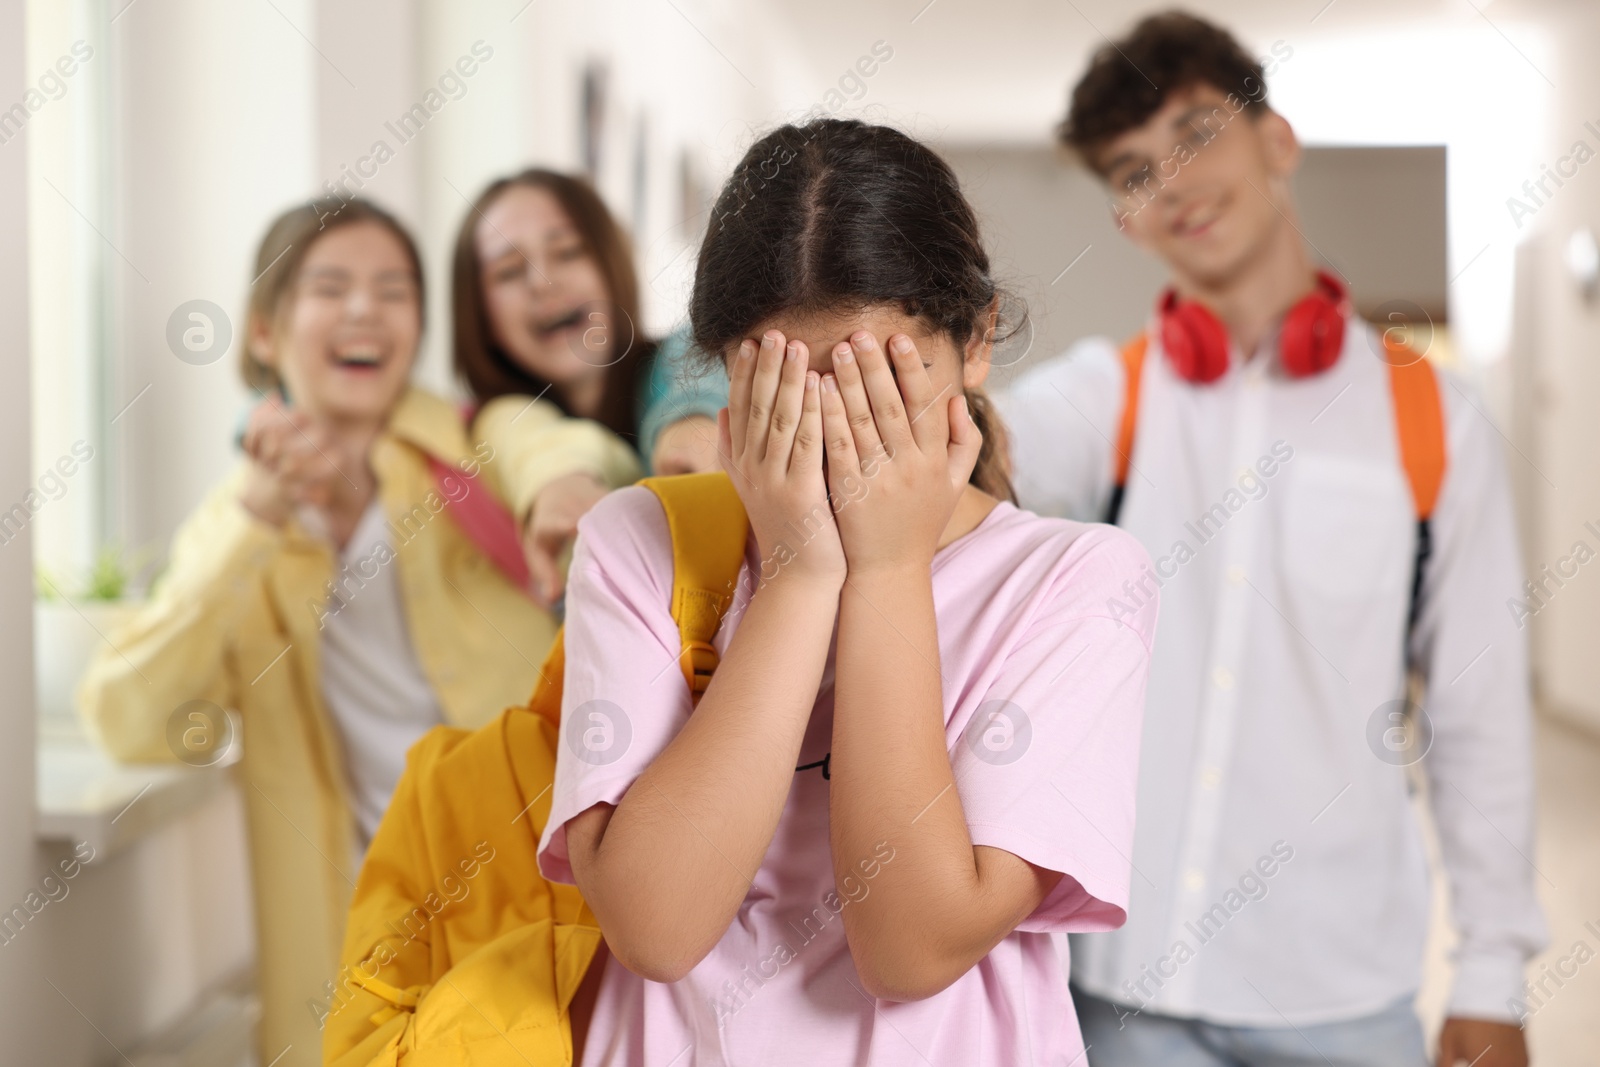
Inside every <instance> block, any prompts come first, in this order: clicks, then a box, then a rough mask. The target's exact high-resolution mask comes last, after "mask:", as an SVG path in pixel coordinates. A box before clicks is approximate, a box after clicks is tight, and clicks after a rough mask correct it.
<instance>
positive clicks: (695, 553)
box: [640, 471, 750, 696]
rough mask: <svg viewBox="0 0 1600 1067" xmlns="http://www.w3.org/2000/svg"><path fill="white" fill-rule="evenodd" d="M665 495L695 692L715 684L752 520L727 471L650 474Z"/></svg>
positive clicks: (683, 656)
mask: <svg viewBox="0 0 1600 1067" xmlns="http://www.w3.org/2000/svg"><path fill="white" fill-rule="evenodd" d="M640 484H641V485H645V486H648V487H649V488H650V491H651V492H653V493H655V494H656V496H657V497H659V498H660V499H661V506H662V508H663V509H665V511H666V513H667V528H668V529H669V530H670V531H671V532H672V617H673V618H675V619H677V620H678V634H679V636H680V638H681V640H682V652H681V653H680V656H679V663H680V665H681V666H682V667H683V676H684V679H685V680H686V681H687V682H688V683H689V692H690V693H692V694H695V695H696V696H698V695H699V694H700V693H703V692H705V689H706V686H708V685H710V684H711V672H713V671H715V670H716V669H717V652H716V649H715V648H713V647H712V644H711V639H712V638H713V637H715V636H716V633H717V628H718V627H719V626H721V625H722V616H723V614H724V613H725V612H726V611H727V610H728V607H729V605H731V604H732V603H733V585H734V582H735V581H737V580H738V577H739V566H740V564H742V563H743V562H744V550H745V541H746V539H747V537H748V536H749V532H750V522H749V519H748V517H747V516H746V515H745V511H744V504H743V502H741V501H740V499H739V493H738V491H737V490H736V489H734V487H733V479H731V478H729V477H728V475H727V474H726V473H725V472H723V471H706V472H703V473H700V474H677V475H669V476H665V477H654V478H646V479H644V480H643V481H642V482H641V483H640Z"/></svg>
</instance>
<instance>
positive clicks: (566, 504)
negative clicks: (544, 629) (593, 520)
mask: <svg viewBox="0 0 1600 1067" xmlns="http://www.w3.org/2000/svg"><path fill="white" fill-rule="evenodd" d="M607 492H609V490H607V489H606V487H605V486H604V485H603V484H601V482H600V480H599V479H598V478H596V477H595V476H594V475H592V474H585V473H583V472H574V473H572V474H565V475H562V476H561V477H560V478H557V479H555V480H554V481H552V482H551V483H550V484H548V485H546V486H545V487H544V488H543V489H541V490H540V491H539V495H538V496H536V497H534V498H533V508H532V509H531V510H530V511H529V512H528V521H527V522H526V523H524V524H523V527H522V554H523V555H524V556H525V557H526V558H527V560H528V575H529V577H530V578H532V579H533V598H534V600H536V601H537V602H538V603H539V604H540V606H542V607H544V608H549V607H551V606H552V605H554V604H555V602H556V601H557V600H558V599H560V597H561V592H562V589H563V587H564V586H565V584H566V583H565V580H564V578H563V577H562V574H561V567H560V565H559V563H558V562H557V561H558V559H559V558H560V556H561V553H562V551H563V550H564V549H565V548H566V547H567V545H569V544H570V543H571V542H572V539H573V538H575V537H576V536H578V520H579V519H581V518H583V516H584V515H585V514H586V513H587V512H588V510H589V509H590V508H592V507H594V506H595V504H597V503H599V501H600V498H601V497H603V496H605V495H606V493H607Z"/></svg>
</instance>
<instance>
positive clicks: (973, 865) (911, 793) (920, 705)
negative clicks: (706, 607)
mask: <svg viewBox="0 0 1600 1067" xmlns="http://www.w3.org/2000/svg"><path fill="white" fill-rule="evenodd" d="M839 611H840V616H839V642H838V652H837V659H836V663H835V669H834V720H833V721H834V726H833V750H832V765H831V771H832V793H831V802H830V809H829V818H830V832H831V837H832V846H833V865H834V875H835V878H836V879H837V880H839V881H841V882H842V881H843V879H844V877H845V876H846V875H847V874H849V873H851V872H852V868H853V867H854V866H855V865H856V864H857V862H858V861H859V860H861V859H862V858H863V857H866V856H870V855H872V850H873V847H874V845H875V844H876V843H877V842H879V841H887V842H888V843H889V844H890V845H891V846H893V848H894V850H895V851H894V856H895V859H894V863H893V864H892V865H888V866H885V867H884V868H883V869H882V870H881V872H880V873H879V874H878V876H877V877H876V878H875V879H874V881H873V882H872V885H871V888H870V891H869V892H868V893H867V894H866V895H865V896H864V897H863V898H861V899H860V900H859V901H857V900H854V899H852V900H851V902H850V906H849V907H847V908H845V909H844V911H843V913H842V914H843V916H844V919H845V931H846V935H847V937H848V938H849V942H850V949H851V954H852V956H853V958H854V960H855V963H856V968H857V970H858V971H859V972H860V974H861V977H862V980H863V982H865V983H866V985H867V987H868V991H869V992H871V993H873V995H875V996H880V997H885V998H887V999H894V1000H915V999H919V998H920V997H923V996H928V995H931V994H932V993H933V992H936V991H937V990H938V989H941V988H943V987H944V986H945V985H948V984H949V982H951V981H953V980H954V979H955V978H956V977H958V976H959V975H960V974H961V973H963V972H964V971H965V970H966V969H967V968H968V967H969V966H971V964H972V963H973V962H976V960H977V959H979V958H981V957H982V956H983V955H984V954H985V953H987V952H988V951H989V949H990V948H992V947H993V944H994V940H993V939H991V936H990V935H991V933H992V931H991V927H994V926H995V925H996V923H997V921H998V922H1004V921H1005V920H1004V918H1003V917H997V916H994V915H992V914H986V911H988V908H987V904H988V901H987V900H986V894H985V890H986V886H985V880H984V877H983V875H984V873H985V872H984V871H983V869H982V865H981V864H980V854H979V853H977V852H975V850H974V848H973V845H972V838H971V835H970V834H969V833H968V830H967V824H966V817H965V815H964V813H963V811H962V806H961V799H960V797H959V795H958V794H957V792H956V789H955V778H954V775H953V773H952V770H951V766H950V757H949V754H948V751H947V750H946V747H945V732H944V703H943V695H942V682H941V677H940V668H939V643H938V630H937V627H936V624H935V621H934V606H933V592H932V586H931V582H930V580H929V575H928V571H927V569H926V568H925V567H908V568H907V569H905V570H903V571H900V572H897V573H893V574H882V573H880V574H874V575H870V576H862V577H857V576H855V575H852V577H851V578H850V580H849V581H848V582H847V583H846V585H845V589H844V591H843V593H842V595H841V597H840V605H839ZM983 851H984V852H988V851H989V850H983ZM1021 917H1022V916H1017V917H1016V918H1017V919H1020V918H1021ZM1006 929H1007V930H1009V927H1006ZM1000 936H1004V932H1003V931H1002V932H1001V935H1000Z"/></svg>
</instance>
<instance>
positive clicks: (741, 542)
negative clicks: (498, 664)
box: [322, 472, 748, 1067]
mask: <svg viewBox="0 0 1600 1067" xmlns="http://www.w3.org/2000/svg"><path fill="white" fill-rule="evenodd" d="M640 484H642V485H645V486H648V487H649V488H650V489H651V490H652V491H654V492H655V494H656V495H657V496H658V497H660V499H661V503H662V506H663V507H664V508H665V509H666V513H667V525H668V527H669V528H670V530H671V532H672V562H673V579H672V615H673V618H674V619H676V620H677V622H678V630H679V633H680V634H681V636H682V648H683V651H682V654H681V657H680V663H681V665H682V667H683V673H684V678H685V680H686V681H687V683H688V685H689V687H690V691H691V693H693V694H694V695H695V697H698V695H699V694H700V693H702V692H704V691H705V688H706V686H707V685H708V684H709V683H710V680H711V674H712V672H713V671H714V670H715V669H716V665H717V654H716V651H715V650H714V649H713V647H712V644H711V639H712V637H713V636H714V635H715V634H716V632H717V628H718V626H719V625H720V624H721V621H722V616H723V613H724V612H725V611H726V610H727V607H728V604H729V603H730V600H731V597H730V596H729V591H730V590H731V589H732V588H733V584H734V582H735V580H736V579H737V577H738V574H739V566H740V563H741V561H742V560H743V557H744V548H745V538H746V535H747V531H748V520H747V519H746V516H745V512H744V507H743V505H742V504H741V503H740V501H739V497H738V494H737V493H736V492H735V490H734V488H733V483H732V482H731V481H730V480H729V478H728V476H727V475H726V474H723V473H720V472H717V473H707V474H686V475H678V476H674V477H661V478H646V479H645V480H644V481H643V482H642V483H640ZM564 662H565V660H564V656H563V648H562V638H561V635H560V634H559V633H558V634H557V635H556V640H555V644H554V645H553V646H552V647H551V649H550V652H549V655H548V656H547V657H546V659H545V662H544V666H543V668H542V670H541V672H540V673H541V680H540V681H539V683H538V684H537V685H536V686H535V688H534V691H533V695H532V696H531V697H530V698H529V700H528V703H527V705H526V706H524V707H515V708H507V709H506V710H505V712H504V713H502V714H501V715H500V717H499V718H498V719H496V720H495V721H494V722H492V723H490V724H489V725H487V726H485V727H483V728H482V729H479V730H475V731H468V730H462V729H457V728H452V727H444V726H439V727H435V728H434V729H433V730H432V731H430V732H429V733H428V734H427V735H426V736H424V737H423V738H422V740H420V741H418V742H417V743H416V745H414V746H413V747H412V748H411V751H410V752H409V753H408V755H407V758H406V770H405V773H404V774H403V775H402V776H401V778H400V783H399V785H398V786H397V787H396V788H395V793H394V798H393V800H392V801H391V802H390V805H389V809H388V811H387V813H386V814H385V815H384V817H383V821H382V823H381V824H380V825H379V827H378V832H377V834H376V836H375V837H374V838H373V841H372V846H371V848H370V849H369V850H368V852H367V856H366V860H365V862H364V863H363V864H362V867H361V875H360V877H359V879H358V880H357V883H356V889H355V895H354V898H353V899H352V901H351V905H350V917H349V922H348V925H347V926H346V929H345V939H344V948H343V951H342V952H341V953H340V968H339V974H338V977H337V979H336V980H335V981H334V983H333V989H332V991H331V1000H330V1007H329V1009H328V1013H327V1015H326V1017H325V1019H324V1022H323V1045H322V1048H323V1063H324V1064H326V1065H330V1067H334V1065H336V1067H393V1065H398V1064H401V1063H404V1064H406V1065H408V1067H467V1065H468V1064H471V1065H472V1067H499V1065H502V1064H503V1065H506V1067H527V1065H528V1064H538V1065H540V1067H544V1065H547V1064H549V1065H558V1064H559V1065H570V1064H571V1063H572V1028H571V1024H570V1022H569V1019H568V1014H567V1009H568V1005H569V1004H570V1003H571V1001H572V997H573V993H574V992H575V991H576V990H577V988H578V985H579V983H581V982H582V981H583V978H584V975H585V973H586V972H587V970H588V968H589V964H590V962H591V961H592V960H593V958H594V955H595V951H596V949H597V948H598V946H599V944H600V929H599V926H598V925H597V923H596V921H595V917H594V914H593V913H592V912H591V911H590V910H589V908H588V906H587V905H586V904H585V903H584V901H583V898H582V897H581V896H580V895H579V893H578V890H577V889H576V888H575V887H573V886H569V885H562V884H557V883H551V882H547V881H545V879H544V878H543V876H541V875H540V873H539V868H538V864H537V862H536V860H535V855H536V852H537V850H538V846H539V837H540V835H541V834H542V833H543V831H544V826H545V821H546V819H548V818H549V815H550V802H551V798H550V791H551V785H552V783H553V782H554V779H555V766H556V752H557V748H556V746H557V744H558V741H559V735H560V720H561V690H562V671H563V664H564Z"/></svg>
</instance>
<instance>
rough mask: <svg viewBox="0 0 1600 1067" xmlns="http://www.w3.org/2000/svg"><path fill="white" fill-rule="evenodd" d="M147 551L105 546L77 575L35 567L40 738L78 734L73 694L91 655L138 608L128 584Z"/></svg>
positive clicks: (138, 597)
mask: <svg viewBox="0 0 1600 1067" xmlns="http://www.w3.org/2000/svg"><path fill="white" fill-rule="evenodd" d="M148 559H149V553H147V552H128V551H126V550H124V549H123V548H122V547H121V546H119V545H107V546H105V547H104V548H102V549H101V550H100V551H99V552H98V553H96V554H95V558H94V560H93V562H92V563H91V564H90V565H89V567H88V569H87V570H86V571H84V572H83V573H82V574H81V575H79V576H77V577H76V578H74V577H73V576H69V575H65V574H62V573H61V572H60V571H57V570H55V569H53V568H49V567H46V566H45V565H43V564H39V565H37V566H35V568H34V590H35V600H34V616H33V639H34V651H33V661H34V692H35V698H36V700H37V702H38V709H39V723H40V730H41V732H42V733H49V734H54V735H62V734H65V735H71V736H77V735H79V734H81V729H80V727H79V724H78V715H77V709H76V707H75V706H74V700H73V692H74V690H76V688H77V685H78V681H79V679H81V678H82V677H83V672H84V671H85V670H86V669H88V666H89V661H90V660H91V659H93V658H94V655H95V653H96V652H98V651H99V650H100V649H101V648H103V647H105V646H106V644H107V643H108V642H109V641H112V640H115V636H116V632H117V631H118V630H119V629H121V628H122V625H123V623H124V622H126V621H127V619H128V618H129V617H130V616H132V615H133V613H134V612H136V611H138V610H139V608H140V607H141V606H142V605H143V602H144V598H143V596H141V595H136V594H134V593H133V591H132V589H133V582H134V578H135V576H136V575H137V574H138V572H139V570H140V569H141V568H142V567H143V566H144V564H145V563H146V562H148Z"/></svg>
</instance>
